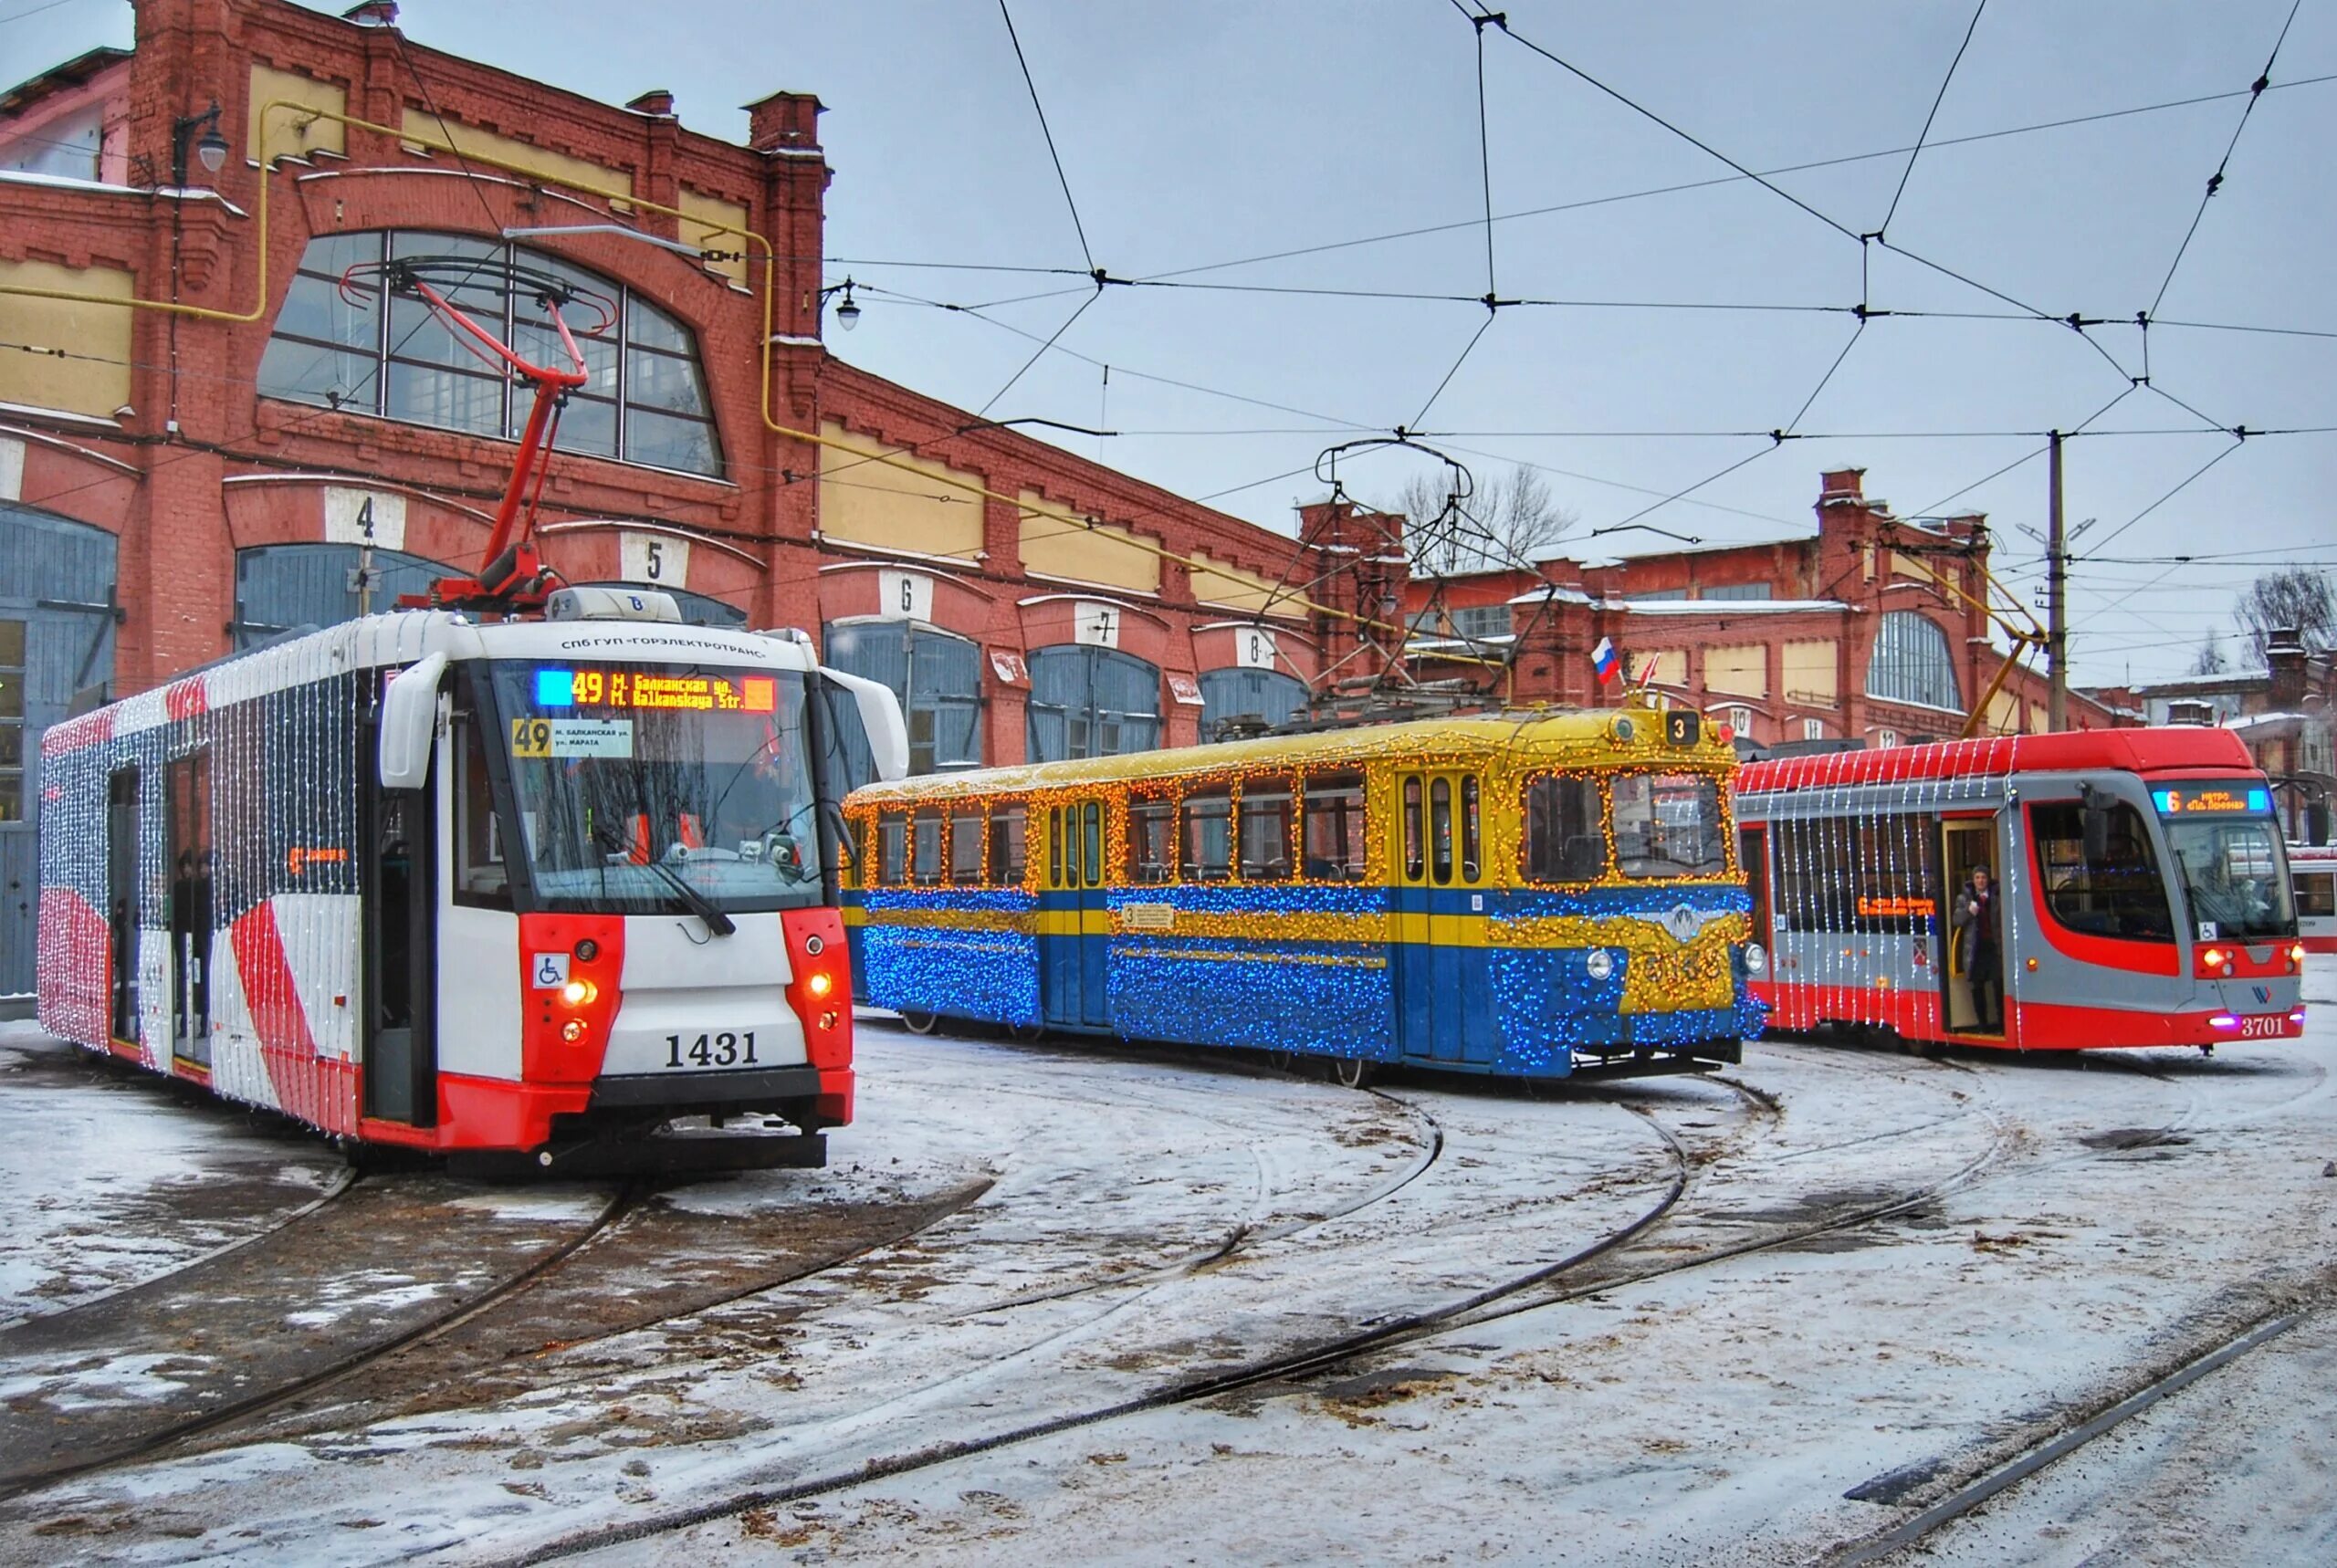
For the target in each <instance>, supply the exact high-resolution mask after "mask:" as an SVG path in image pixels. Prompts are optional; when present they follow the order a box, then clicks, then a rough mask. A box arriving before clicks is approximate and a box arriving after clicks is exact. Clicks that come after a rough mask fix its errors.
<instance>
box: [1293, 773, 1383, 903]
mask: <svg viewBox="0 0 2337 1568" xmlns="http://www.w3.org/2000/svg"><path fill="white" fill-rule="evenodd" d="M1305 834H1306V861H1305V873H1306V878H1307V880H1308V881H1309V882H1361V881H1362V880H1363V867H1364V853H1365V846H1366V844H1367V843H1368V840H1366V838H1365V837H1364V814H1363V775H1362V774H1360V773H1318V774H1315V775H1314V776H1313V777H1311V778H1309V779H1307V780H1306V810H1305Z"/></svg>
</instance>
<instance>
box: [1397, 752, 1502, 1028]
mask: <svg viewBox="0 0 2337 1568" xmlns="http://www.w3.org/2000/svg"><path fill="white" fill-rule="evenodd" d="M1396 792H1397V800H1396V822H1395V832H1396V838H1397V841H1396V843H1395V846H1394V849H1395V855H1394V861H1395V868H1396V883H1397V889H1396V933H1395V935H1396V950H1395V974H1396V1011H1397V1016H1398V1017H1399V1019H1402V1020H1403V1034H1402V1038H1403V1042H1404V1054H1405V1055H1407V1056H1411V1057H1415V1058H1426V1059H1428V1060H1430V1061H1491V1060H1493V1052H1494V1051H1495V1050H1496V1049H1497V1046H1498V1041H1496V1040H1494V1038H1493V1032H1494V1031H1493V1024H1492V1021H1491V1020H1492V1018H1493V1008H1492V998H1491V997H1490V996H1489V995H1488V994H1487V986H1486V982H1485V976H1484V972H1483V963H1482V956H1483V952H1484V942H1483V927H1484V919H1485V913H1484V912H1485V894H1484V892H1483V886H1484V862H1483V849H1482V846H1483V822H1482V821H1481V815H1482V813H1481V809H1480V808H1481V801H1480V799H1479V786H1478V780H1477V776H1476V775H1475V774H1473V773H1403V774H1399V775H1398V776H1397V779H1396Z"/></svg>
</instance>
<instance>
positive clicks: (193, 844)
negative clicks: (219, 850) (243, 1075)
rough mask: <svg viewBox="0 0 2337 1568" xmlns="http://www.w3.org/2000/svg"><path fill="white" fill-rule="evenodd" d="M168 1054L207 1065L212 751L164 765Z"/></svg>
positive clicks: (209, 994) (209, 1031) (209, 1010)
mask: <svg viewBox="0 0 2337 1568" xmlns="http://www.w3.org/2000/svg"><path fill="white" fill-rule="evenodd" d="M163 776H164V778H165V779H166V780H167V781H168V784H167V787H168V791H169V797H170V808H171V810H170V821H169V831H168V833H167V834H166V835H165V841H164V844H163V853H164V854H165V855H166V856H168V863H169V866H170V879H171V925H170V932H171V1054H172V1055H173V1056H175V1057H178V1058H180V1059H181V1060H183V1061H192V1062H194V1063H195V1064H196V1065H197V1066H201V1067H208V1066H209V1065H210V1064H211V921H212V909H211V865H212V862H211V754H210V753H209V752H207V751H198V752H195V753H194V754H192V755H191V756H187V757H182V758H178V759H177V760H175V761H173V762H171V763H169V764H168V765H167V766H166V767H165V768H164V774H163Z"/></svg>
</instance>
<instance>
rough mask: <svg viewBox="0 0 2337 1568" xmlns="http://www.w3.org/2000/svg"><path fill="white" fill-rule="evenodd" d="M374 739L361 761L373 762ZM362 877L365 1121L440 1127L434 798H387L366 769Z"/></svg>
mask: <svg viewBox="0 0 2337 1568" xmlns="http://www.w3.org/2000/svg"><path fill="white" fill-rule="evenodd" d="M374 751H375V743H374V742H373V741H372V737H371V735H370V732H369V736H368V744H367V746H366V747H365V748H364V749H363V750H362V752H361V753H360V755H361V756H365V757H371V756H372V755H374ZM362 789H363V800H362V811H363V820H362V821H361V822H360V824H359V827H358V831H359V834H360V837H359V842H360V843H361V844H362V846H363V860H362V863H361V864H360V866H359V868H358V878H359V892H360V894H362V896H361V898H360V899H359V904H360V907H361V908H362V912H363V913H362V938H361V939H362V942H363V944H364V980H363V995H364V1005H365V1011H364V1015H363V1017H364V1031H363V1033H364V1038H363V1040H362V1045H361V1047H360V1049H361V1051H362V1057H363V1061H364V1099H365V1114H366V1115H368V1116H372V1117H376V1118H379V1119H380V1120H383V1121H389V1122H403V1123H404V1124H407V1125H409V1126H414V1127H433V1126H436V1125H437V1124H438V1047H437V1030H436V1027H435V1026H436V1021H437V1019H436V1012H437V999H438V995H437V992H438V988H437V974H436V965H435V961H434V960H435V956H436V953H437V944H436V942H435V940H434V939H433V937H434V932H433V930H432V920H431V917H432V915H433V914H434V913H435V911H436V909H437V907H438V897H437V881H438V878H437V869H438V855H437V845H436V842H435V834H434V831H433V830H434V828H435V823H436V817H437V813H436V812H435V810H433V800H432V791H431V790H430V789H383V788H382V785H381V778H380V775H379V774H378V773H377V772H376V771H375V770H374V769H372V768H367V769H365V770H364V783H363V786H362Z"/></svg>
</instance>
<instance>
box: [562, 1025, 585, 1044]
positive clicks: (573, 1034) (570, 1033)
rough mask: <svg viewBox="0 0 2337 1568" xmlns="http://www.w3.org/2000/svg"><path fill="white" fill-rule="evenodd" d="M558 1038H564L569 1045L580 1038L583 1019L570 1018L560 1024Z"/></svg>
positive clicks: (582, 1029) (582, 1036) (582, 1031)
mask: <svg viewBox="0 0 2337 1568" xmlns="http://www.w3.org/2000/svg"><path fill="white" fill-rule="evenodd" d="M560 1038H561V1039H562V1040H566V1041H567V1042H568V1043H569V1044H571V1045H574V1044H575V1043H576V1042H577V1041H578V1040H582V1039H583V1038H584V1020H583V1019H569V1020H568V1021H567V1022H566V1023H564V1024H562V1025H561V1026H560Z"/></svg>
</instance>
